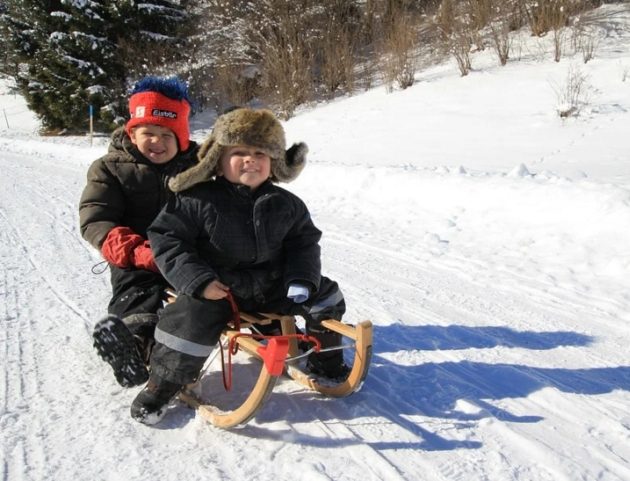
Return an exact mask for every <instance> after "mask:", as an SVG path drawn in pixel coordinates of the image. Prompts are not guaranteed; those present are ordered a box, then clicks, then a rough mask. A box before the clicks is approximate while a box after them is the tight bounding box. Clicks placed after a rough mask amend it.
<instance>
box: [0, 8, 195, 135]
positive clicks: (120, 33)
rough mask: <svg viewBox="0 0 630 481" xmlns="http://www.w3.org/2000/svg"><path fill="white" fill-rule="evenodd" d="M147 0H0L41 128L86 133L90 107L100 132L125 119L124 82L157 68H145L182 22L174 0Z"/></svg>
mask: <svg viewBox="0 0 630 481" xmlns="http://www.w3.org/2000/svg"><path fill="white" fill-rule="evenodd" d="M150 1H151V3H148V2H146V3H145V2H143V3H140V2H136V1H134V0H120V1H107V0H22V1H17V0H9V1H7V2H4V3H5V6H6V10H7V12H6V14H5V15H4V17H3V22H2V24H3V25H5V26H6V28H7V30H8V31H9V36H10V41H11V43H12V45H13V47H14V48H15V51H16V52H17V54H18V56H19V60H20V62H21V66H20V69H19V72H18V74H17V79H16V80H17V83H18V86H19V88H20V90H21V92H22V94H23V95H24V96H25V98H26V99H27V101H28V104H29V106H30V108H31V109H32V110H33V111H34V112H36V113H37V114H38V115H39V117H40V118H41V120H42V124H43V126H44V128H45V129H47V130H50V131H85V130H87V127H88V109H89V106H92V108H93V113H94V115H95V120H96V122H95V126H96V128H97V129H99V130H108V129H110V128H111V127H112V126H113V125H115V124H117V123H121V122H123V121H124V118H125V117H126V115H127V112H126V93H127V92H126V90H127V86H128V85H130V84H132V83H133V82H135V80H137V78H138V77H139V76H141V75H144V74H146V73H159V72H156V71H155V70H153V71H151V70H150V69H152V68H155V67H156V64H158V63H160V62H161V61H164V60H166V58H165V52H169V50H168V48H170V47H171V46H172V45H175V44H176V43H177V41H178V40H177V37H176V36H175V35H176V34H177V28H178V27H179V26H180V25H181V23H182V22H183V21H184V20H185V19H186V13H185V12H184V10H183V8H182V7H181V6H180V5H179V4H176V3H175V2H170V1H165V0H150ZM163 45H167V47H168V48H166V49H164V48H162V47H163ZM164 73H167V71H166V70H165V71H164ZM168 73H172V71H169V72H168Z"/></svg>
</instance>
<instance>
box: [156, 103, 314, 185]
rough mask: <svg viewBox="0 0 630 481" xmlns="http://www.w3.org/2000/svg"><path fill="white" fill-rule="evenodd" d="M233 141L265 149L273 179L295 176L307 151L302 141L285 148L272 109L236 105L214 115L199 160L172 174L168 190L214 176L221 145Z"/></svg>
mask: <svg viewBox="0 0 630 481" xmlns="http://www.w3.org/2000/svg"><path fill="white" fill-rule="evenodd" d="M233 145H252V146H254V147H258V148H260V149H262V150H263V151H264V152H265V153H267V154H268V155H269V157H271V180H272V181H273V182H291V181H292V180H294V179H295V178H296V177H297V176H298V175H299V174H300V172H301V171H302V169H303V168H304V165H305V163H306V154H307V152H308V147H307V146H306V144H304V143H302V142H300V143H298V144H293V146H292V147H291V148H289V149H288V150H285V149H286V140H285V137H284V129H283V128H282V125H281V124H280V122H279V121H278V119H277V118H276V117H275V115H274V114H273V113H272V112H271V111H269V110H264V109H250V108H238V109H236V110H232V111H230V112H228V113H226V114H223V115H221V116H220V117H219V118H218V119H217V121H216V122H215V124H214V127H213V128H212V132H211V133H210V135H209V136H208V138H207V139H206V140H205V141H204V143H203V144H202V145H201V148H200V149H199V153H198V154H197V157H198V159H199V163H198V164H197V165H195V166H194V167H191V168H190V169H188V170H186V171H184V172H182V173H181V174H179V175H177V176H176V177H173V178H172V179H171V180H170V182H169V184H168V185H169V187H170V188H171V190H172V191H173V192H181V191H183V190H186V189H190V188H191V187H192V186H193V185H196V184H200V183H201V182H206V181H208V180H210V179H212V178H213V177H215V176H216V175H217V173H218V168H219V161H220V159H221V155H222V153H223V148H224V147H229V146H233Z"/></svg>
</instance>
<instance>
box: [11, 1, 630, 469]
mask: <svg viewBox="0 0 630 481" xmlns="http://www.w3.org/2000/svg"><path fill="white" fill-rule="evenodd" d="M620 8H621V7H620V6H610V5H609V6H606V7H604V9H603V10H602V11H604V12H611V11H613V10H616V9H620ZM609 21H613V22H614V24H613V26H615V25H616V26H617V27H619V28H616V29H612V28H609V29H608V32H609V35H608V36H606V37H604V36H602V38H601V40H600V42H599V44H598V47H597V50H596V52H595V58H594V59H593V60H592V61H590V62H589V63H587V64H586V65H584V64H581V63H580V60H581V56H580V55H578V54H576V55H574V56H572V57H570V58H563V59H562V61H561V62H559V63H555V62H553V61H552V53H551V46H550V43H548V44H545V43H544V42H550V40H549V39H542V40H539V39H528V40H527V42H528V43H526V44H525V45H524V46H523V49H522V50H523V52H522V54H521V56H520V59H519V60H513V61H510V62H509V63H508V65H507V66H506V67H499V66H496V65H497V60H496V59H495V58H494V57H493V55H492V53H491V52H489V51H484V52H480V53H477V54H475V55H474V56H473V58H472V60H473V67H474V68H475V70H474V71H473V72H472V73H471V74H470V75H469V76H468V77H465V78H460V77H459V73H458V71H457V68H456V65H455V63H454V61H449V62H447V63H445V64H442V65H438V66H435V67H432V68H430V69H427V70H424V71H421V72H418V74H417V82H416V84H415V85H414V86H413V87H411V88H409V89H407V90H404V91H395V92H393V93H391V94H388V93H387V92H386V89H385V87H378V88H374V89H372V90H370V91H367V92H365V93H361V94H357V95H355V96H352V97H347V98H343V99H339V100H336V101H334V102H329V103H325V104H321V105H317V106H312V107H310V108H308V109H304V110H302V111H300V112H299V114H298V115H297V116H296V117H294V118H293V119H291V120H290V121H288V122H286V123H285V126H286V130H287V137H288V139H289V141H290V142H294V141H299V140H303V141H305V142H307V143H308V144H309V147H310V155H309V165H308V166H307V168H306V169H305V170H304V172H303V173H302V174H301V176H300V177H299V178H298V179H297V180H296V181H295V182H294V183H292V184H289V185H288V186H287V187H288V188H289V189H290V190H292V191H294V192H295V193H297V194H298V195H300V196H301V197H302V198H303V199H304V200H305V201H306V203H307V204H308V205H309V207H310V209H311V212H312V215H313V217H314V220H315V222H316V224H317V225H318V226H319V227H320V228H321V229H322V230H323V232H324V236H323V240H322V252H323V259H322V260H323V264H324V273H325V274H327V275H329V276H330V277H332V278H334V279H335V280H337V281H338V282H339V283H340V285H341V287H342V289H343V291H344V293H345V296H346V298H347V304H348V313H347V315H346V320H348V321H349V322H356V321H359V320H362V319H370V320H372V321H373V323H374V326H375V327H374V336H375V341H374V356H373V360H372V365H371V369H370V373H369V375H368V378H367V380H366V382H365V384H364V386H363V389H362V390H361V391H360V392H358V393H356V394H354V395H352V396H350V397H348V398H345V399H325V398H321V397H319V396H317V395H314V394H312V393H310V392H308V391H306V390H304V389H302V388H300V387H299V386H297V385H296V384H295V383H292V382H289V381H288V380H286V379H281V380H280V381H279V384H278V385H277V386H276V388H275V390H274V392H273V394H272V395H271V396H270V398H269V399H268V400H267V402H266V404H265V406H264V407H263V409H262V410H261V411H260V412H259V414H258V415H257V416H256V417H255V418H254V419H253V420H252V421H250V422H249V423H248V424H247V425H246V426H244V427H242V428H241V429H238V430H231V431H224V430H220V429H216V428H214V427H212V426H210V425H208V424H207V423H205V422H204V421H203V420H202V419H201V418H199V417H198V416H195V413H194V412H193V411H191V410H189V409H187V408H185V407H183V406H182V405H181V404H177V405H174V406H173V407H172V408H171V409H170V410H169V413H168V414H167V416H166V417H165V419H164V420H163V422H162V423H160V424H159V425H157V426H155V427H147V426H143V425H140V424H138V423H135V422H134V421H132V420H131V419H130V417H129V404H130V403H131V401H132V399H133V397H134V396H135V394H136V393H137V391H138V388H134V389H123V388H121V387H119V386H118V385H117V384H116V382H115V380H114V377H113V376H112V375H111V372H110V370H109V368H108V367H107V366H106V365H104V364H103V363H102V362H100V361H99V360H98V358H97V357H96V355H95V352H94V350H93V348H92V346H91V329H92V326H93V325H94V323H95V322H96V321H97V320H98V319H99V318H100V317H101V316H102V315H104V314H105V310H106V305H107V302H108V300H109V295H110V294H109V280H108V275H107V273H106V272H105V273H104V274H100V275H97V274H94V273H92V267H93V266H94V265H96V264H97V263H99V262H100V261H101V258H100V256H99V254H98V252H96V251H95V250H94V249H92V248H91V247H89V246H88V245H87V244H86V243H85V242H84V241H83V240H82V239H81V235H80V232H79V228H78V212H77V203H78V199H79V196H80V193H81V190H82V188H83V185H84V182H85V173H86V169H87V167H88V165H89V164H90V163H91V162H92V160H93V159H95V158H96V157H98V156H99V155H101V154H103V153H104V152H105V151H106V148H107V139H106V138H104V137H95V138H94V139H93V141H92V145H90V140H89V138H83V137H56V138H53V137H39V136H38V135H37V134H36V131H37V121H36V119H35V118H34V117H33V116H32V114H30V113H29V112H28V110H27V109H26V107H25V105H24V103H23V101H22V100H21V99H20V98H19V97H17V96H14V95H12V94H10V93H8V91H7V83H6V81H4V82H3V84H2V89H1V96H0V102H1V103H0V106H1V107H2V110H3V112H4V114H5V115H6V120H7V121H8V124H9V126H10V127H9V128H7V125H6V123H5V119H4V118H3V119H0V126H1V128H0V150H2V152H3V153H2V156H0V171H1V172H2V177H1V181H0V182H1V184H0V186H1V188H0V265H1V266H2V268H1V269H0V300H1V302H0V319H1V322H2V324H1V325H2V326H3V327H2V329H0V346H1V348H0V364H1V365H2V366H3V369H2V370H0V432H1V433H2V434H1V435H0V479H2V480H10V481H17V480H53V479H54V480H60V481H70V480H88V479H89V480H92V479H98V480H101V479H102V480H118V479H125V480H155V479H160V480H182V479H185V480H202V479H220V480H244V479H277V480H287V481H288V480H294V479H298V478H299V479H304V480H308V481H311V480H329V479H335V480H341V481H344V480H352V481H356V480H365V481H367V480H388V481H389V480H414V481H415V480H418V479H420V480H465V481H477V480H478V481H482V480H493V481H494V480H519V481H530V480H531V481H541V480H550V481H551V480H553V481H558V480H566V481H575V480H602V481H613V480H623V481H628V480H630V407H629V406H630V354H629V351H628V345H629V344H630V329H628V324H629V322H630V275H629V273H630V229H629V228H628V226H630V135H628V132H629V131H630V95H629V93H630V80H628V79H627V78H626V77H627V74H626V75H624V72H627V71H628V67H629V66H630V29H629V28H627V25H628V23H630V14H628V13H623V14H620V15H617V16H614V17H610V18H609ZM599 31H600V32H602V33H605V31H604V30H599ZM541 42H543V43H541ZM544 45H547V46H546V48H547V49H548V50H547V51H546V52H547V53H546V58H545V59H544V60H542V59H541V57H542V56H544V55H541V54H540V52H541V51H542V46H544ZM576 64H577V65H578V66H579V68H580V69H581V70H582V71H583V72H584V73H585V74H587V75H588V77H589V82H590V84H591V85H592V88H593V92H594V95H592V97H591V100H590V101H589V103H588V105H587V106H586V107H585V109H583V111H582V115H581V116H579V117H577V118H569V119H564V120H563V119H560V118H559V117H558V115H557V113H556V104H557V99H556V97H555V94H554V90H553V88H552V85H551V84H552V83H553V82H556V83H557V84H562V82H563V81H564V79H565V78H566V74H567V71H568V68H569V67H570V66H575V65H576ZM194 125H195V126H202V128H197V130H195V131H194V135H193V136H194V138H196V139H197V140H201V139H203V137H204V135H205V134H206V133H207V131H208V128H209V126H210V121H209V120H208V119H205V120H204V119H203V118H197V119H195V122H194ZM95 270H98V268H97V269H95ZM240 367H242V371H243V372H244V373H247V372H248V370H247V368H248V367H251V366H248V365H247V364H244V365H242V366H240ZM250 371H251V370H250ZM236 372H240V371H236ZM247 377H248V376H247V375H245V374H244V375H243V376H242V378H243V379H247ZM210 378H211V380H212V381H213V382H214V380H215V379H216V376H214V375H211V376H210ZM238 379H239V378H238V377H235V382H236V383H237V386H236V387H235V389H236V390H237V392H238V389H239V388H238ZM241 390H243V388H241ZM213 392H216V398H217V399H223V398H225V397H226V396H225V393H223V388H222V387H221V386H220V382H219V383H216V389H214V391H213Z"/></svg>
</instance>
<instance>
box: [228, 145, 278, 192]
mask: <svg viewBox="0 0 630 481" xmlns="http://www.w3.org/2000/svg"><path fill="white" fill-rule="evenodd" d="M219 175H222V176H224V177H225V178H226V179H227V180H229V181H230V182H232V183H233V184H242V185H246V186H248V187H249V188H250V189H251V190H256V189H257V188H258V187H260V185H261V184H263V183H264V182H265V181H266V180H267V179H268V178H269V177H270V176H271V157H269V155H267V154H266V153H265V152H263V151H262V150H261V149H259V148H258V147H253V146H251V145H236V146H232V147H225V148H224V149H223V154H222V155H221V162H220V169H219Z"/></svg>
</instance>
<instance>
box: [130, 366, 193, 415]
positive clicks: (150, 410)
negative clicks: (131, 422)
mask: <svg viewBox="0 0 630 481" xmlns="http://www.w3.org/2000/svg"><path fill="white" fill-rule="evenodd" d="M183 387H184V386H182V385H181V384H176V383H173V382H170V381H166V380H164V379H160V378H158V377H156V376H151V377H150V378H149V382H148V383H147V385H146V386H145V387H144V388H143V389H142V391H140V392H139V393H138V395H137V396H136V398H135V399H134V400H133V402H132V403H131V410H130V411H131V417H132V418H133V419H135V420H136V421H138V422H140V423H142V424H146V425H148V426H152V425H153V424H157V423H158V422H160V421H161V420H162V418H163V417H164V415H165V414H166V408H167V407H168V405H169V403H170V402H171V400H172V399H173V398H174V397H175V396H177V394H178V393H179V391H181V389H182V388H183Z"/></svg>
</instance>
